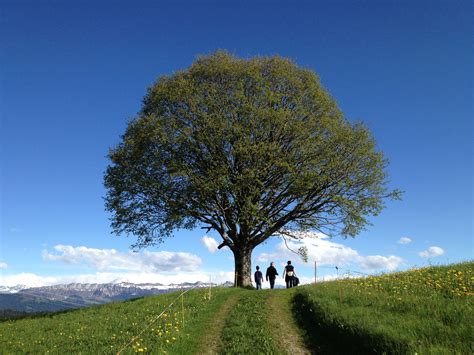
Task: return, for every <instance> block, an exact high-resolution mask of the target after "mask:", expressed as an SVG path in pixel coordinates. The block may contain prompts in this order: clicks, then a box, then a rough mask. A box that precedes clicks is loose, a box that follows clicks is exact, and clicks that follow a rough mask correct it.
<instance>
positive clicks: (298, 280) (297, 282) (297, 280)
mask: <svg viewBox="0 0 474 355" xmlns="http://www.w3.org/2000/svg"><path fill="white" fill-rule="evenodd" d="M299 284H300V279H299V278H297V277H296V276H295V277H294V278H293V286H298V285H299Z"/></svg>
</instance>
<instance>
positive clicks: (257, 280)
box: [253, 266, 263, 290]
mask: <svg viewBox="0 0 474 355" xmlns="http://www.w3.org/2000/svg"><path fill="white" fill-rule="evenodd" d="M253 276H254V277H255V283H256V284H257V290H261V289H262V281H263V275H262V272H261V271H260V266H257V271H255V274H254V275H253Z"/></svg>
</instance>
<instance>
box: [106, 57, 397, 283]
mask: <svg viewBox="0 0 474 355" xmlns="http://www.w3.org/2000/svg"><path fill="white" fill-rule="evenodd" d="M109 158H110V160H111V164H110V165H109V166H108V168H107V171H106V173H105V179H104V180H105V186H106V189H107V195H106V199H105V200H106V209H107V210H108V211H109V212H111V213H112V218H111V221H112V223H111V225H112V229H113V231H114V232H115V233H117V234H122V233H124V234H127V235H129V234H131V235H134V236H135V237H136V238H137V241H136V243H135V245H134V246H135V247H144V246H149V245H153V244H156V243H160V242H163V241H164V240H165V239H166V238H167V237H170V236H172V233H173V231H174V230H176V229H181V228H186V229H192V228H195V227H196V226H201V227H202V228H205V229H207V230H208V231H210V230H213V231H215V232H217V233H218V234H219V235H220V236H221V237H222V244H220V246H219V248H222V247H224V246H227V247H228V248H230V250H232V252H233V253H234V257H235V271H236V273H237V278H236V283H237V285H238V286H247V285H251V279H250V274H251V254H252V250H253V249H254V248H255V247H256V246H257V245H259V244H260V243H262V242H264V241H265V240H267V239H268V238H269V237H271V236H274V235H276V234H282V233H283V234H285V235H289V236H293V237H297V236H295V235H292V234H291V233H289V231H292V230H298V231H321V232H323V233H326V234H328V235H331V236H332V235H335V234H340V235H342V236H344V237H347V236H356V235H357V234H358V232H359V231H360V230H361V229H362V228H364V226H366V225H367V224H368V223H369V222H368V219H367V218H368V217H369V216H373V215H377V214H378V213H379V212H380V211H381V210H382V208H383V207H384V200H385V199H386V198H397V197H398V195H399V193H398V191H396V190H394V191H388V188H387V186H386V185H387V181H386V179H387V175H386V172H385V170H386V166H387V161H386V160H385V159H384V157H383V154H382V152H380V151H378V150H377V149H376V143H375V141H374V139H373V138H372V136H371V134H370V132H369V131H368V129H367V128H366V127H364V125H362V124H361V123H357V124H351V123H349V122H348V121H347V120H346V119H345V118H344V116H343V114H342V113H341V111H340V110H339V109H338V107H337V105H336V103H335V101H334V100H333V99H332V98H331V97H330V95H329V94H328V93H327V92H326V90H325V89H324V88H323V87H322V86H321V84H320V82H319V79H318V77H317V76H316V74H315V73H314V72H312V71H311V70H307V69H301V68H299V67H298V66H296V65H295V64H294V63H292V62H291V61H290V60H288V59H285V58H281V57H278V56H274V57H256V58H251V59H240V58H237V57H235V56H232V55H230V54H228V53H226V52H222V51H218V52H216V53H214V54H211V55H209V56H203V57H200V58H198V59H197V60H196V61H195V62H194V63H193V64H192V65H191V67H189V68H188V69H186V70H183V71H179V72H176V73H174V74H173V75H171V76H163V77H161V78H159V79H158V80H157V81H156V83H155V84H154V85H153V86H152V87H150V88H149V89H148V93H147V95H146V96H145V98H144V102H143V107H142V109H141V111H140V113H139V115H138V117H137V118H136V119H134V120H133V121H131V122H130V123H129V125H128V127H127V130H126V132H125V134H124V135H123V136H122V139H121V142H120V143H119V144H118V146H117V147H115V148H114V149H111V151H110V153H109Z"/></svg>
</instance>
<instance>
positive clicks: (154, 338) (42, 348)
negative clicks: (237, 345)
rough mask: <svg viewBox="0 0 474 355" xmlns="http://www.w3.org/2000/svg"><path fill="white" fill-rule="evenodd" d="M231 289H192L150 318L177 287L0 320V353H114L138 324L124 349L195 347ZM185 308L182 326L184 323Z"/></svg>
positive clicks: (188, 350) (156, 350)
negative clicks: (152, 294) (48, 313)
mask: <svg viewBox="0 0 474 355" xmlns="http://www.w3.org/2000/svg"><path fill="white" fill-rule="evenodd" d="M232 292H235V291H234V290H233V289H224V288H215V289H213V290H212V297H211V299H210V300H209V299H208V291H207V290H193V291H190V292H188V293H186V294H185V296H184V300H183V303H182V302H181V299H179V300H178V301H177V302H176V303H175V305H174V306H173V307H172V308H171V309H170V310H169V311H167V312H166V313H165V314H164V315H163V316H162V317H161V318H160V319H159V320H158V321H156V322H154V323H153V324H151V322H152V321H153V320H155V319H156V317H157V316H158V315H159V314H160V313H161V312H162V311H163V310H164V309H165V308H166V307H167V306H168V305H169V304H170V303H171V302H172V301H173V300H175V299H176V297H177V295H178V294H179V293H170V294H165V295H160V296H155V297H147V298H143V299H138V300H133V301H127V302H118V303H112V304H107V305H103V306H95V307H90V308H87V309H80V310H76V311H70V312H67V313H61V314H56V315H51V316H45V317H40V318H35V319H24V320H17V321H8V322H4V323H1V324H0V349H1V352H2V354H4V353H6V354H7V353H27V352H28V353H68V352H70V353H75V354H77V353H83V354H93V353H94V354H97V353H110V354H112V353H113V354H116V353H117V351H119V350H120V349H121V348H122V347H123V346H125V345H126V344H127V343H128V342H129V341H130V340H131V339H132V338H133V337H134V336H136V335H137V334H138V333H140V331H141V330H142V329H144V328H145V329H146V330H145V331H144V333H143V334H142V335H141V336H140V337H138V338H137V339H136V340H135V341H133V343H132V344H130V346H128V347H127V348H126V349H125V350H124V352H123V353H124V354H127V353H136V352H143V353H145V352H153V353H154V354H156V353H165V352H168V353H180V354H185V353H189V354H192V353H196V352H197V349H198V348H199V346H200V339H201V334H204V332H205V331H206V329H204V327H205V325H206V324H209V322H210V321H212V317H213V315H214V314H215V313H216V311H217V309H219V308H220V306H221V305H222V304H223V303H224V302H225V301H226V300H227V297H228V296H229V294H230V293H232ZM183 309H184V326H183V312H182V311H183Z"/></svg>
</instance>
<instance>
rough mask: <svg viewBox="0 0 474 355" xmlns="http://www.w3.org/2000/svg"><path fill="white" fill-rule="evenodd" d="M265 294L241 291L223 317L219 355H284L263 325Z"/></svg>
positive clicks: (267, 327)
mask: <svg viewBox="0 0 474 355" xmlns="http://www.w3.org/2000/svg"><path fill="white" fill-rule="evenodd" d="M268 295H269V293H268V291H255V290H253V291H250V290H242V294H241V297H240V299H239V302H238V303H237V304H236V305H235V307H233V308H232V310H231V311H230V313H229V314H228V316H227V319H226V322H225V326H224V329H223V332H222V342H223V346H222V348H221V349H220V350H219V354H226V355H227V354H239V355H240V354H284V353H285V352H284V351H282V350H281V349H279V348H278V347H277V344H276V343H275V340H274V339H273V337H272V334H271V331H270V328H269V325H268V323H267V307H266V303H267V297H268Z"/></svg>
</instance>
